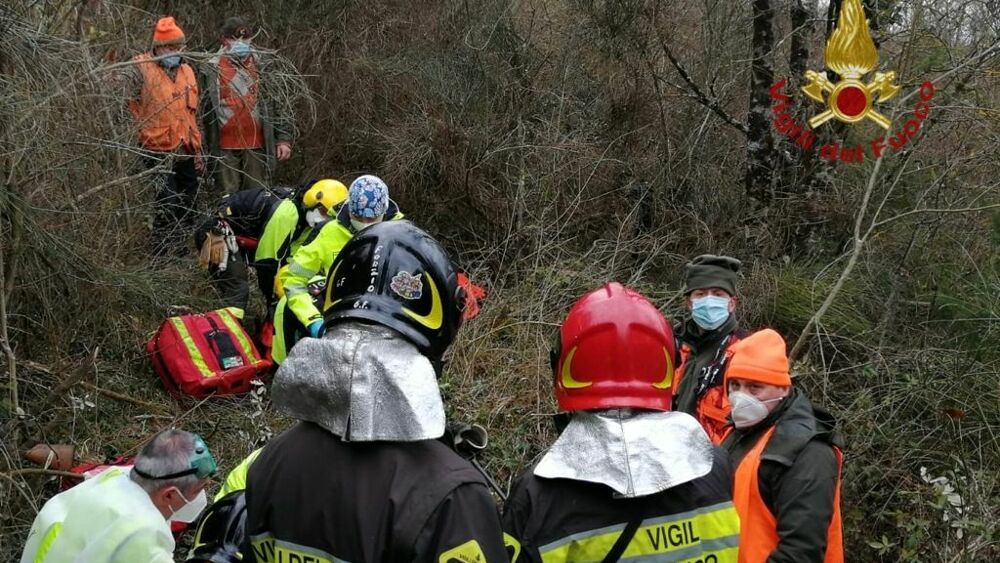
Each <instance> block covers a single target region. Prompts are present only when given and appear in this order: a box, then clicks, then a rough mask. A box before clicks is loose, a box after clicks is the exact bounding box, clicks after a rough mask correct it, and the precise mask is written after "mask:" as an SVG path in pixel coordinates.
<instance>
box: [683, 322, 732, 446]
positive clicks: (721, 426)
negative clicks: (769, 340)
mask: <svg viewBox="0 0 1000 563" xmlns="http://www.w3.org/2000/svg"><path fill="white" fill-rule="evenodd" d="M728 338H729V342H727V343H726V353H725V361H726V362H727V363H728V361H729V355H730V354H729V347H731V346H732V345H733V344H736V343H737V342H739V341H740V339H739V337H737V336H736V335H735V334H732V335H730V336H729V337H728ZM690 358H691V347H690V346H688V345H687V344H682V345H681V362H680V365H679V366H677V369H676V370H674V383H673V387H674V389H678V388H680V384H681V379H682V378H683V377H684V370H685V369H687V365H685V364H687V362H688V360H689V359H690ZM697 405H698V406H697V408H696V409H695V411H696V412H695V415H694V417H695V418H696V419H698V423H699V424H701V427H702V428H704V429H705V432H706V433H707V434H708V437H709V438H710V439H711V440H712V443H713V444H715V445H719V444H721V443H722V439H723V438H725V437H726V434H727V429H728V427H729V411H730V409H731V408H732V407H731V406H730V404H729V397H728V396H726V384H725V382H724V381H723V383H720V384H719V385H716V386H715V387H711V388H709V389H706V390H705V393H703V394H702V396H701V397H699V398H698V404H697Z"/></svg>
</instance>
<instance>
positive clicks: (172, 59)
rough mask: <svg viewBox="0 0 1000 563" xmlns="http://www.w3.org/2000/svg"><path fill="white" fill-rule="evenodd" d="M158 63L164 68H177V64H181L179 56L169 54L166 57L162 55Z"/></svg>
mask: <svg viewBox="0 0 1000 563" xmlns="http://www.w3.org/2000/svg"><path fill="white" fill-rule="evenodd" d="M160 64H161V65H163V67H164V68H177V65H179V64H181V56H180V55H169V56H167V57H163V58H162V59H160Z"/></svg>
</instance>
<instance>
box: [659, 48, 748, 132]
mask: <svg viewBox="0 0 1000 563" xmlns="http://www.w3.org/2000/svg"><path fill="white" fill-rule="evenodd" d="M657 35H658V36H659V39H660V46H661V48H662V49H663V54H665V55H666V56H667V59H668V60H669V61H670V64H671V65H673V67H674V68H675V69H676V70H677V74H680V75H681V79H683V80H684V82H685V83H686V84H687V85H688V87H689V88H690V89H691V94H690V96H689V97H690V98H692V99H694V100H696V101H697V102H698V103H700V104H701V105H703V106H705V107H706V108H708V109H710V110H712V113H714V114H715V115H717V116H719V118H721V119H722V121H724V122H725V123H726V124H727V125H730V126H732V127H734V128H735V129H737V130H738V131H739V132H740V133H743V134H744V135H749V134H750V129H749V128H748V127H747V125H746V124H745V123H742V122H740V121H737V120H736V119H735V118H734V117H733V116H731V115H729V113H727V112H726V110H725V109H723V107H722V106H721V105H719V101H718V100H715V99H712V98H709V97H708V95H707V94H705V92H704V91H703V90H702V89H701V88H700V87H699V86H698V84H697V83H695V81H694V79H693V78H691V75H690V74H689V73H688V71H687V69H685V68H684V66H683V65H682V64H681V63H680V61H678V60H677V58H676V57H674V54H673V52H672V51H671V50H670V46H669V45H667V41H666V39H664V38H663V35H662V34H657ZM656 78H657V77H656V75H655V74H654V75H653V79H654V80H655V79H656ZM668 84H669V82H668Z"/></svg>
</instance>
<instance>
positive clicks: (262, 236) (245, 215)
mask: <svg viewBox="0 0 1000 563" xmlns="http://www.w3.org/2000/svg"><path fill="white" fill-rule="evenodd" d="M346 199H347V188H346V187H345V186H344V184H342V183H340V182H339V181H337V180H332V179H324V180H319V181H317V182H314V183H312V184H310V185H308V187H307V188H305V189H304V190H302V191H301V193H295V192H293V191H292V190H289V189H285V188H278V189H273V190H271V189H265V188H254V189H249V190H242V191H239V192H236V193H234V194H232V195H227V196H224V197H223V198H222V199H221V201H220V202H219V204H218V206H217V207H216V210H215V212H214V213H213V214H212V216H211V217H210V218H209V219H208V220H207V221H206V222H205V223H203V224H202V225H201V226H200V227H199V229H198V231H197V232H196V233H195V244H196V245H197V247H198V248H200V249H201V255H200V256H201V263H202V266H203V267H207V268H208V269H209V271H210V273H211V275H212V280H213V282H215V284H216V286H217V287H218V289H219V291H220V293H222V298H223V301H224V303H225V306H226V307H236V308H238V309H240V311H244V310H245V309H246V307H247V303H248V302H249V298H250V288H249V285H248V283H247V266H248V263H249V265H252V266H253V267H254V269H256V270H257V284H258V286H259V287H260V292H261V294H262V295H263V296H264V300H265V302H266V305H267V309H268V311H270V310H271V309H272V308H273V307H274V304H275V303H276V302H277V300H278V297H279V296H277V295H276V294H275V292H276V289H275V285H276V284H275V278H276V275H277V272H278V270H279V268H281V266H284V265H285V264H286V262H287V260H288V258H289V257H290V256H291V255H292V253H294V252H295V251H296V250H298V249H299V247H300V246H302V245H303V244H304V243H305V241H308V240H310V239H311V237H312V236H314V233H316V232H318V227H320V226H321V225H322V224H323V223H325V222H326V221H327V220H328V219H329V218H330V214H331V213H336V211H337V209H338V208H339V206H340V204H341V203H343V202H344V200H346Z"/></svg>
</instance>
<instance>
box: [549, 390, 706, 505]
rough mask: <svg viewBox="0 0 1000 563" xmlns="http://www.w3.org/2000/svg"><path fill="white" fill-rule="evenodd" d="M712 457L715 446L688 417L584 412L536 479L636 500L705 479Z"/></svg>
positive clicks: (555, 446) (627, 411)
mask: <svg viewBox="0 0 1000 563" xmlns="http://www.w3.org/2000/svg"><path fill="white" fill-rule="evenodd" d="M712 458H713V454H712V442H711V441H710V440H709V438H708V435H707V434H705V431H704V430H702V428H701V426H700V425H699V424H698V421H697V420H695V419H694V417H692V416H690V415H688V414H685V413H680V412H660V411H639V410H632V409H609V410H602V411H583V412H578V413H574V414H573V417H572V419H570V423H569V425H567V426H566V429H565V430H564V431H563V433H562V435H560V436H559V439H558V440H556V443H555V444H553V445H552V447H551V448H549V451H548V452H546V453H545V456H544V457H542V459H541V461H539V462H538V465H536V466H535V475H537V476H539V477H545V478H552V479H554V478H563V479H573V480H576V481H588V482H591V483H602V484H604V485H607V486H608V487H611V488H612V489H614V491H615V493H616V496H621V497H626V498H633V497H641V496H646V495H651V494H653V493H658V492H660V491H663V490H665V489H669V488H670V487H675V486H677V485H680V484H682V483H687V482H688V481H693V480H695V479H697V478H699V477H703V476H705V475H707V474H708V473H709V472H710V471H711V470H712Z"/></svg>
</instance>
